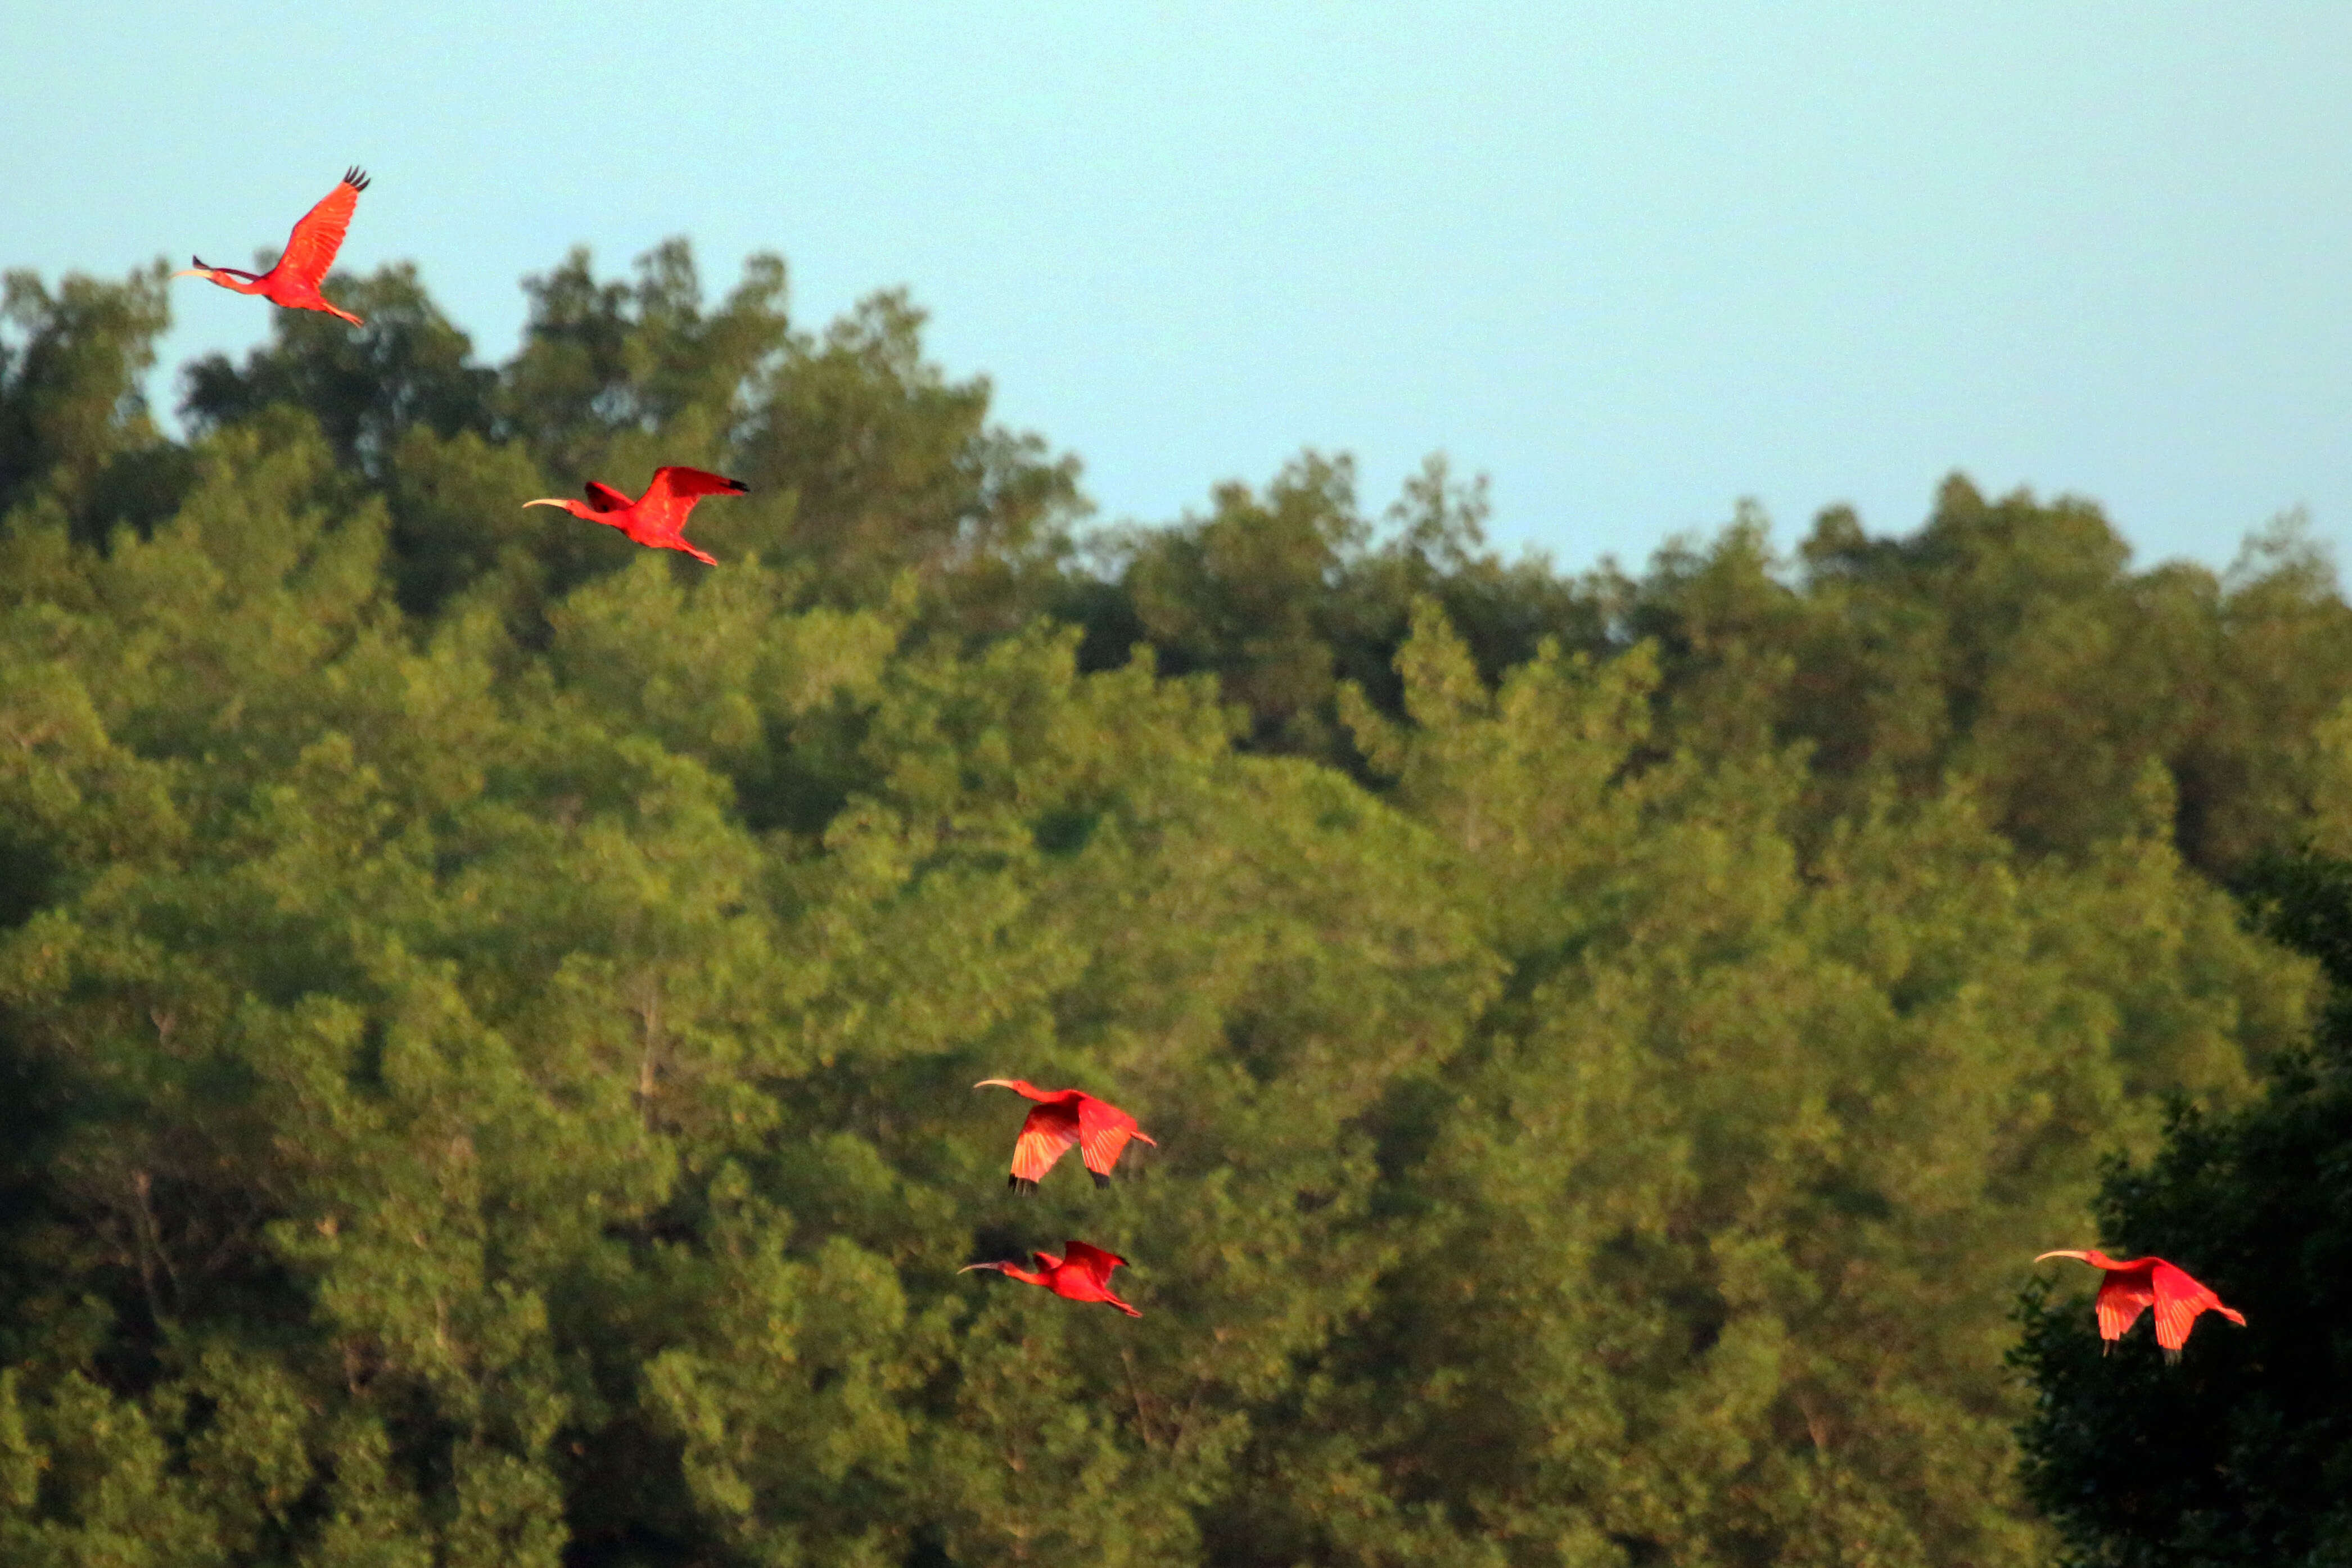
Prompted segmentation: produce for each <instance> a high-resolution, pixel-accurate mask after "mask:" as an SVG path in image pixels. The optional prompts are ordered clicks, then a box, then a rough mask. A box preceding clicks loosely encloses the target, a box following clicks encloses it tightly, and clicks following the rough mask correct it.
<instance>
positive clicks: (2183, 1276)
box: [2151, 1263, 2246, 1352]
mask: <svg viewBox="0 0 2352 1568" xmlns="http://www.w3.org/2000/svg"><path fill="white" fill-rule="evenodd" d="M2151 1274H2152V1279H2151V1285H2152V1288H2153V1293H2154V1295H2155V1298H2156V1343H2158V1344H2160V1345H2162V1346H2163V1347H2164V1348H2165V1349H2166V1350H2167V1351H2171V1352H2178V1351H2179V1349H2180V1347H2181V1346H2182V1345H2184V1344H2187V1343H2189V1330H2190V1329H2191V1328H2194V1327H2195V1326H2196V1324H2197V1314H2198V1313H2200V1312H2204V1311H2205V1310H2206V1309H2208V1308H2210V1309H2212V1310H2213V1311H2214V1312H2219V1313H2221V1315H2222V1316H2223V1317H2225V1318H2228V1319H2229V1320H2230V1321H2231V1322H2233V1323H2239V1324H2243V1323H2244V1322H2245V1321H2246V1320H2245V1316H2244V1314H2243V1313H2241V1312H2233V1311H2231V1309H2230V1308H2228V1307H2225V1306H2223V1305H2222V1304H2221V1297H2219V1296H2217V1295H2215V1294H2214V1293H2213V1292H2212V1291H2209V1290H2207V1289H2206V1288H2205V1287H2204V1286H2202V1285H2200V1284H2199V1283H2198V1282H2197V1281H2195V1280H2193V1279H2190V1278H2189V1274H2188V1272H2187V1271H2186V1270H2180V1269H2177V1268H2175V1267H2173V1266H2172V1265H2171V1264H2169V1263H2158V1265H2157V1266H2156V1268H2155V1269H2154V1270H2151Z"/></svg>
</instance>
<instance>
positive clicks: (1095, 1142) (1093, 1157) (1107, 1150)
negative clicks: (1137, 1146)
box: [1078, 1094, 1151, 1186]
mask: <svg viewBox="0 0 2352 1568" xmlns="http://www.w3.org/2000/svg"><path fill="white" fill-rule="evenodd" d="M1141 1136H1142V1134H1139V1133H1138V1132H1137V1131H1136V1130H1135V1118H1134V1117H1132V1116H1130V1115H1129V1114H1128V1113H1126V1112H1124V1111H1122V1110H1120V1109H1119V1108H1118V1106H1116V1105H1108V1104H1105V1103H1103V1102H1102V1101H1100V1100H1097V1099H1096V1098H1095V1097H1094V1096H1093V1095H1091V1094H1089V1095H1088V1096H1087V1097H1086V1098H1085V1099H1083V1100H1081V1101H1079V1102H1078V1144H1079V1149H1078V1157H1079V1158H1080V1159H1083V1160H1084V1161H1086V1163H1087V1169H1088V1170H1089V1171H1092V1172H1093V1173H1094V1177H1095V1185H1096V1186H1109V1185H1110V1168H1111V1166H1115V1165H1117V1164H1118V1155H1119V1151H1120V1150H1121V1149H1124V1148H1126V1147H1127V1143H1128V1140H1129V1138H1136V1137H1141ZM1143 1141H1144V1142H1145V1143H1147V1144H1148V1143H1150V1141H1151V1140H1150V1139H1149V1138H1144V1140H1143Z"/></svg>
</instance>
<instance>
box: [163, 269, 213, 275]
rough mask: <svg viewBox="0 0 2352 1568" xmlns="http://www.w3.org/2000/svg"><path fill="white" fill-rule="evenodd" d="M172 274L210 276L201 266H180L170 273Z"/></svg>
mask: <svg viewBox="0 0 2352 1568" xmlns="http://www.w3.org/2000/svg"><path fill="white" fill-rule="evenodd" d="M172 276H173V277H211V276H212V274H211V273H210V272H208V271H206V270H205V268H203V267H182V268H180V270H179V271H177V272H175V273H173V274H172Z"/></svg>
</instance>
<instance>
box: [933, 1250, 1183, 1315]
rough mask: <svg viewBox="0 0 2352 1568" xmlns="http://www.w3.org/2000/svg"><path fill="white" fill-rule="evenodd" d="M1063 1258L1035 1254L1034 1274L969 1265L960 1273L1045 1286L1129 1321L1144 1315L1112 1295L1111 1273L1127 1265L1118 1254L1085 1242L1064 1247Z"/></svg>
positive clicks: (1004, 1266) (1013, 1266) (1011, 1266)
mask: <svg viewBox="0 0 2352 1568" xmlns="http://www.w3.org/2000/svg"><path fill="white" fill-rule="evenodd" d="M1062 1253H1063V1255H1062V1256H1061V1257H1059V1258H1056V1257H1055V1256H1054V1255H1053V1254H1052V1253H1051V1252H1032V1253H1031V1254H1029V1256H1031V1257H1032V1258H1034V1259H1035V1260H1037V1271H1036V1272H1035V1273H1032V1272H1030V1271H1029V1270H1026V1269H1024V1268H1023V1267H1022V1266H1021V1265H1020V1264H1018V1263H967V1264H965V1265H964V1266H963V1267H962V1268H961V1269H959V1270H956V1272H957V1273H959V1274H969V1273H971V1271H972V1270H974V1269H993V1270H996V1272H998V1273H1000V1274H1002V1275H1003V1276H1004V1277H1005V1278H1006V1279H1008V1280H1018V1281H1021V1282H1022V1283H1023V1284H1024V1285H1043V1286H1045V1289H1047V1290H1049V1291H1053V1292H1054V1294H1055V1295H1057V1296H1059V1297H1061V1298H1062V1299H1063V1300H1064V1301H1101V1302H1104V1303H1106V1304H1108V1305H1109V1306H1114V1307H1117V1308H1118V1310H1119V1311H1120V1312H1125V1313H1126V1314H1127V1315H1128V1316H1129V1317H1131V1318H1139V1317H1141V1316H1142V1315H1143V1314H1142V1313H1141V1312H1137V1311H1136V1310H1135V1309H1134V1308H1133V1307H1130V1306H1129V1305H1128V1304H1127V1303H1126V1302H1125V1301H1120V1300H1119V1299H1118V1297H1117V1296H1114V1295H1112V1294H1111V1291H1110V1271H1111V1270H1113V1269H1116V1268H1118V1266H1119V1265H1120V1264H1122V1263H1124V1262H1126V1261H1127V1260H1126V1259H1124V1258H1122V1257H1120V1256H1119V1255H1118V1253H1116V1252H1106V1251H1104V1250H1103V1249H1101V1248H1099V1247H1089V1246H1087V1244H1086V1243H1085V1242H1083V1241H1065V1242H1063V1243H1062Z"/></svg>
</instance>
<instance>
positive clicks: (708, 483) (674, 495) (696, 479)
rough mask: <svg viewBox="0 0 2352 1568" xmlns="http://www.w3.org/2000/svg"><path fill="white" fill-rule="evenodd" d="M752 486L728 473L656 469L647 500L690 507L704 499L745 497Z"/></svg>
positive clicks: (684, 469) (687, 469)
mask: <svg viewBox="0 0 2352 1568" xmlns="http://www.w3.org/2000/svg"><path fill="white" fill-rule="evenodd" d="M750 490H751V486H749V485H746V484H745V483H743V481H742V480H740V479H730V478H728V477H727V476H725V475H724V474H710V473H706V472H704V471H703V470H702V469H699V468H656V469H655V470H654V482H653V483H652V484H651V485H648V486H646V500H647V501H649V502H652V503H654V504H656V505H657V506H667V505H669V504H670V503H671V502H673V501H684V502H686V503H688V505H689V506H691V505H692V504H693V502H694V501H695V499H696V498H697V497H702V496H741V495H745V494H748V493H749V492H750Z"/></svg>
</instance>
